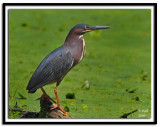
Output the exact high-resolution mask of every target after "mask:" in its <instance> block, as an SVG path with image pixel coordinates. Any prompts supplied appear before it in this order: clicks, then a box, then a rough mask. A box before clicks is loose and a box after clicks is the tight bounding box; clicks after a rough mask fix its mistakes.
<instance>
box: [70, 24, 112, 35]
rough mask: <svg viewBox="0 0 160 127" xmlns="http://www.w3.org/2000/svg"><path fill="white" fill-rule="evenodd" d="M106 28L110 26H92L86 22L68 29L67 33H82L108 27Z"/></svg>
mask: <svg viewBox="0 0 160 127" xmlns="http://www.w3.org/2000/svg"><path fill="white" fill-rule="evenodd" d="M108 28H111V27H110V26H92V25H88V24H77V25H75V26H74V27H73V28H72V29H71V30H70V32H69V34H71V33H74V34H78V35H82V34H84V33H87V32H90V31H94V30H100V29H108Z"/></svg>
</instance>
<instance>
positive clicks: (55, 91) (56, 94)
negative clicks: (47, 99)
mask: <svg viewBox="0 0 160 127" xmlns="http://www.w3.org/2000/svg"><path fill="white" fill-rule="evenodd" d="M54 93H55V96H56V99H57V107H54V108H51V109H50V110H54V109H59V110H61V111H62V112H63V113H64V114H67V112H66V111H65V110H64V109H63V108H61V105H60V102H59V98H58V86H56V88H55V89H54Z"/></svg>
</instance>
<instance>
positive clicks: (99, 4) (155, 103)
mask: <svg viewBox="0 0 160 127" xmlns="http://www.w3.org/2000/svg"><path fill="white" fill-rule="evenodd" d="M6 6H153V8H154V9H153V10H154V13H153V15H154V16H153V17H154V35H153V36H154V40H153V41H154V47H153V49H154V54H153V55H154V90H153V93H154V95H153V96H154V111H153V112H154V113H153V114H154V116H153V119H154V121H153V122H80V123H79V122H6V119H5V117H6V114H5V108H6V105H5V89H6V86H5V74H6V72H5V67H6V63H5V60H6V58H5V43H6V40H5V32H6V30H5V25H6V24H5V18H6V13H5V10H6ZM2 28H3V30H2V35H3V38H2V61H3V63H2V71H3V72H2V106H3V107H2V124H37V125H38V124H43V125H44V124H157V3H3V4H2Z"/></svg>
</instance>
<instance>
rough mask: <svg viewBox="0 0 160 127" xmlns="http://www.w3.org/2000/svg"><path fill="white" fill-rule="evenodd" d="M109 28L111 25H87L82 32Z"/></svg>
mask: <svg viewBox="0 0 160 127" xmlns="http://www.w3.org/2000/svg"><path fill="white" fill-rule="evenodd" d="M109 28H112V27H111V26H89V27H88V28H87V29H85V30H84V31H83V32H89V31H93V30H100V29H109Z"/></svg>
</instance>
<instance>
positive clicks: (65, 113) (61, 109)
mask: <svg viewBox="0 0 160 127" xmlns="http://www.w3.org/2000/svg"><path fill="white" fill-rule="evenodd" d="M54 109H59V110H60V111H62V112H63V113H64V115H67V112H66V111H65V110H64V109H63V108H61V107H58V106H57V107H53V108H50V111H51V110H54Z"/></svg>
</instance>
